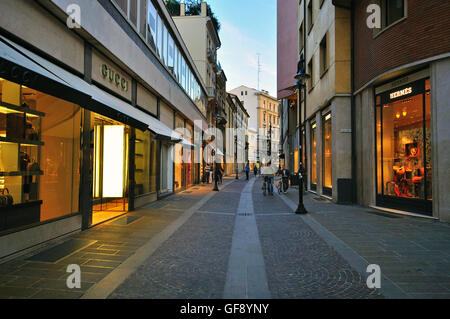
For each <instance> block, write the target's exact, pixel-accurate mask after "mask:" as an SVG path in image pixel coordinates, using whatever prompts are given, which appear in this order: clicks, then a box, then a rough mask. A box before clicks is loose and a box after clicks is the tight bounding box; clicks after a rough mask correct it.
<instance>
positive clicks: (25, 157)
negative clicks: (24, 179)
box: [20, 152, 30, 171]
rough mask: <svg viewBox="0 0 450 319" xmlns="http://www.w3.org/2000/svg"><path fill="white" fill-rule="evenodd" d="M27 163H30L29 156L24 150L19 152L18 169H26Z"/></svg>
mask: <svg viewBox="0 0 450 319" xmlns="http://www.w3.org/2000/svg"><path fill="white" fill-rule="evenodd" d="M28 163H30V157H29V156H28V154H27V153H25V152H20V170H21V171H26V170H27V167H28Z"/></svg>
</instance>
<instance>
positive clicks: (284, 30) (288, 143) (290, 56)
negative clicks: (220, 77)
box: [277, 0, 303, 172]
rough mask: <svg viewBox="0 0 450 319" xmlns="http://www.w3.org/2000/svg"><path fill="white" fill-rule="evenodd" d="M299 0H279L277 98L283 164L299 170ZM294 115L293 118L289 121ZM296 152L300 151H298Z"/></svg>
mask: <svg viewBox="0 0 450 319" xmlns="http://www.w3.org/2000/svg"><path fill="white" fill-rule="evenodd" d="M298 11H299V10H298V1H295V0H278V1H277V99H278V100H279V102H280V106H279V115H280V119H281V125H280V150H279V152H280V157H281V158H280V162H281V163H280V164H281V165H285V166H286V168H288V169H289V170H291V171H294V172H297V171H298V164H299V163H298V162H295V161H294V157H296V158H297V160H298V148H297V143H296V134H298V131H297V118H296V113H297V108H298V103H297V91H296V89H295V88H293V85H294V84H295V83H296V80H295V79H294V76H295V74H296V71H297V62H298V58H299V55H298V49H299V42H300V41H301V42H303V39H299V37H300V33H299V30H298V27H297V24H298V13H299V12H298ZM289 119H293V121H289ZM295 154H297V155H295Z"/></svg>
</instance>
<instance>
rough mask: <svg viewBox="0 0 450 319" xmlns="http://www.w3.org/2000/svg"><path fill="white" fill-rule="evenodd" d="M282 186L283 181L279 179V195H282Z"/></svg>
mask: <svg viewBox="0 0 450 319" xmlns="http://www.w3.org/2000/svg"><path fill="white" fill-rule="evenodd" d="M282 187H283V181H282V180H280V181H278V184H277V190H278V195H281V193H282V192H283V189H282Z"/></svg>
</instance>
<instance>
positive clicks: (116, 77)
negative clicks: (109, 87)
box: [100, 64, 129, 92]
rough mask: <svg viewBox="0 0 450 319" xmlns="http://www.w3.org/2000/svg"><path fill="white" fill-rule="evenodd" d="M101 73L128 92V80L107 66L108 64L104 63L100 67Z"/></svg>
mask: <svg viewBox="0 0 450 319" xmlns="http://www.w3.org/2000/svg"><path fill="white" fill-rule="evenodd" d="M100 73H101V75H102V77H103V78H104V79H106V80H108V81H109V82H111V83H113V84H114V85H115V86H116V87H118V88H121V89H122V90H123V91H125V92H128V88H129V83H128V80H127V79H125V78H124V77H123V76H121V75H120V74H119V73H117V72H116V71H114V70H113V69H111V68H110V67H109V66H107V65H106V64H102V65H101V67H100Z"/></svg>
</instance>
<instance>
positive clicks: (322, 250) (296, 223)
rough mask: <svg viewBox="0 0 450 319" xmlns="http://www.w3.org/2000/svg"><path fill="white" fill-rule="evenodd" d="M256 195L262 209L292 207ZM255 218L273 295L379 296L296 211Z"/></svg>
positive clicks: (255, 204) (273, 198)
mask: <svg viewBox="0 0 450 319" xmlns="http://www.w3.org/2000/svg"><path fill="white" fill-rule="evenodd" d="M261 183H262V182H261V181H259V182H258V183H256V184H255V189H258V188H260V184H261ZM259 199H260V197H258V196H254V197H253V200H254V206H255V207H257V206H258V205H259V206H260V207H264V211H265V212H275V211H279V212H288V211H291V210H290V208H289V207H288V206H287V205H286V204H285V203H284V202H283V201H282V200H280V199H279V198H277V196H274V197H268V199H264V198H263V200H264V205H261V204H260V203H258V201H259ZM256 221H257V225H258V231H259V236H260V240H261V245H262V249H263V253H264V260H265V265H266V272H267V277H268V281H269V288H270V291H271V294H272V298H283V299H288V298H305V299H314V298H333V299H335V298H362V299H366V298H382V296H381V295H380V294H379V293H378V292H377V291H376V290H372V289H368V288H367V285H366V281H365V279H364V278H362V277H361V276H360V274H359V273H358V272H357V271H355V270H354V269H352V267H351V266H350V265H349V264H348V263H347V262H346V261H345V260H344V259H343V258H342V257H341V256H340V255H339V254H338V253H337V252H336V251H334V250H333V249H332V248H331V247H330V246H328V245H327V244H326V242H325V241H324V240H323V239H322V238H320V237H319V236H318V235H317V234H316V233H315V232H314V231H313V230H312V229H311V228H310V227H309V226H308V225H307V224H306V223H305V222H304V221H303V220H302V219H301V218H300V216H299V215H295V214H292V215H279V216H277V215H266V214H258V213H257V215H256Z"/></svg>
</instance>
